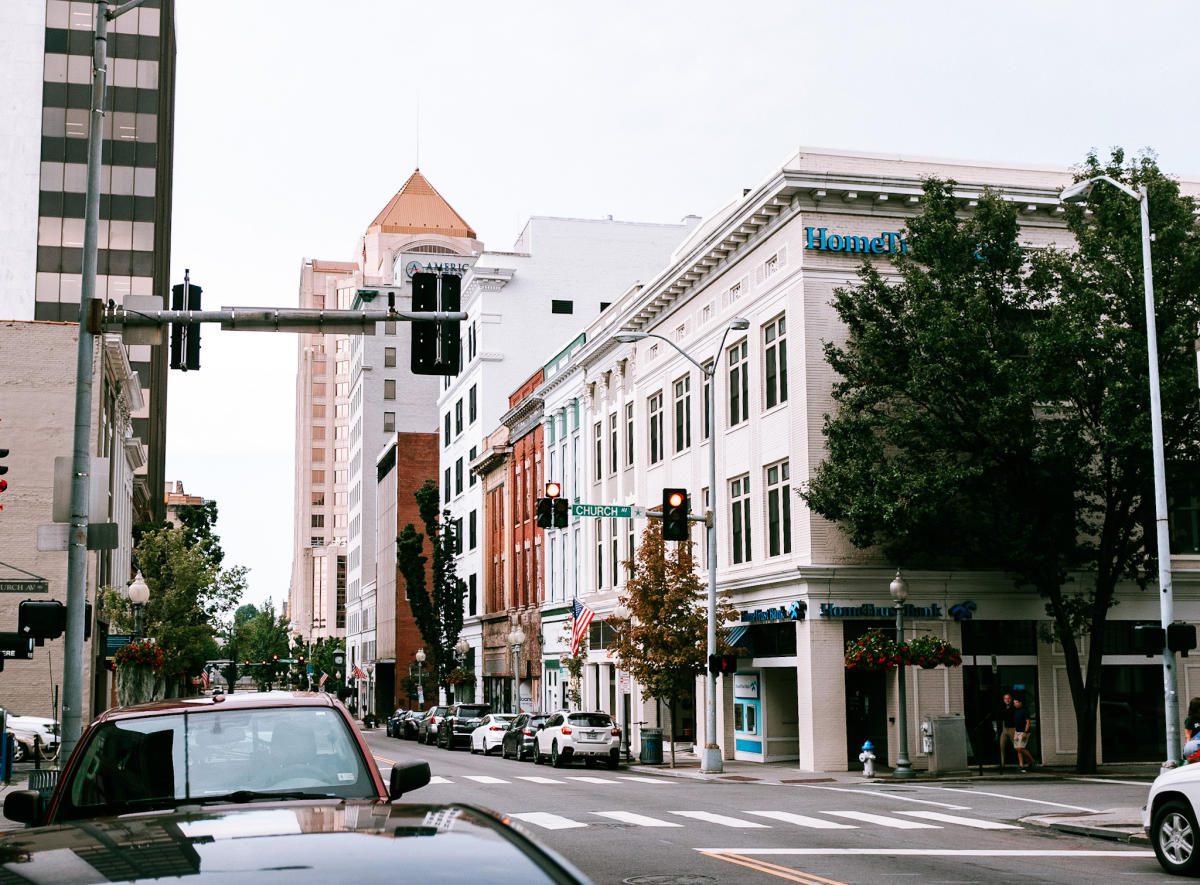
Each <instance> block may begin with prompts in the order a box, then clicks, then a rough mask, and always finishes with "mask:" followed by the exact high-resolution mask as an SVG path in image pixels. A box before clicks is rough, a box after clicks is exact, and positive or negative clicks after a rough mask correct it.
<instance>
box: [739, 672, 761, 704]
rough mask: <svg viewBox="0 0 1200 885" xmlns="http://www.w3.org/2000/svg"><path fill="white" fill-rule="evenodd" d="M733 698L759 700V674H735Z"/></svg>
mask: <svg viewBox="0 0 1200 885" xmlns="http://www.w3.org/2000/svg"><path fill="white" fill-rule="evenodd" d="M733 696H734V697H735V698H757V697H758V674H757V673H735V674H733Z"/></svg>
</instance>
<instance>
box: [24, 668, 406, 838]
mask: <svg viewBox="0 0 1200 885" xmlns="http://www.w3.org/2000/svg"><path fill="white" fill-rule="evenodd" d="M428 782H429V766H428V764H427V763H424V762H413V763H397V764H396V765H394V766H393V768H392V772H391V783H390V785H389V784H385V783H384V781H383V776H382V775H381V774H380V773H379V768H378V766H377V765H376V764H375V761H374V759H373V758H372V757H371V753H370V751H369V750H368V749H367V745H366V743H365V741H364V740H363V737H362V735H361V734H360V733H359V731H358V729H356V728H355V727H354V723H353V721H352V720H351V718H350V714H349V713H348V712H347V710H346V708H345V707H344V706H342V704H341V703H340V702H339V701H337V700H335V699H334V698H332V697H331V696H330V695H326V694H314V693H308V692H269V693H257V692H245V693H242V692H239V693H237V694H232V695H218V696H216V697H193V698H184V699H178V700H168V701H160V702H157V703H153V704H142V705H139V706H132V707H119V708H114V709H112V710H108V711H107V712H105V713H103V714H101V715H100V717H99V718H98V719H96V721H95V722H93V723H92V724H91V725H90V726H89V727H88V729H87V731H86V732H85V733H84V734H83V736H82V737H81V738H80V741H79V744H78V745H77V746H76V748H75V752H74V753H72V754H71V758H70V759H69V760H67V763H66V765H65V766H64V767H63V769H62V771H61V774H60V775H59V777H58V781H57V784H56V785H55V786H54V789H53V792H52V793H51V794H50V797H49V799H48V800H43V798H42V796H41V794H40V793H39V792H38V791H35V790H17V791H14V792H11V793H9V794H8V795H7V796H6V797H5V800H4V815H5V817H7V818H9V819H10V820H15V821H20V822H22V823H30V824H38V825H40V824H55V823H61V822H63V821H69V820H78V819H91V818H98V817H108V816H111V815H119V814H126V813H135V812H136V813H142V812H152V811H169V810H173V809H175V808H177V807H178V806H180V805H194V806H210V805H211V806H219V805H229V804H236V805H245V804H250V803H259V802H265V803H278V802H280V801H283V800H293V799H295V800H308V801H311V800H316V799H320V800H335V801H336V800H363V801H373V802H377V803H386V802H387V801H389V799H395V798H398V797H399V795H401V794H402V793H403V792H406V791H408V790H412V789H416V788H417V787H420V786H424V785H425V784H426V783H428Z"/></svg>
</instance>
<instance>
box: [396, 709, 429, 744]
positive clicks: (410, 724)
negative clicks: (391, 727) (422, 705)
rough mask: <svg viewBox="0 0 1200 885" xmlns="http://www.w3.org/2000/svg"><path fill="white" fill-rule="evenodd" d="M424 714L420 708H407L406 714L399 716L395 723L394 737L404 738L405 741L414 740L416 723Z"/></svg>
mask: <svg viewBox="0 0 1200 885" xmlns="http://www.w3.org/2000/svg"><path fill="white" fill-rule="evenodd" d="M424 715H425V713H424V712H423V711H421V710H409V711H408V715H407V716H403V717H401V719H400V722H399V723H397V725H396V737H398V738H404V740H406V741H415V740H416V739H417V723H418V722H420V721H421V717H422V716H424Z"/></svg>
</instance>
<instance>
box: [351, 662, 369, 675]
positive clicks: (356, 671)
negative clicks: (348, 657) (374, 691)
mask: <svg viewBox="0 0 1200 885" xmlns="http://www.w3.org/2000/svg"><path fill="white" fill-rule="evenodd" d="M354 678H355V679H366V678H367V674H366V673H364V672H363V669H362V667H360V666H358V664H355V665H354Z"/></svg>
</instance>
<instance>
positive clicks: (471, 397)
mask: <svg viewBox="0 0 1200 885" xmlns="http://www.w3.org/2000/svg"><path fill="white" fill-rule="evenodd" d="M478 409H479V404H478V402H477V401H476V394H475V385H474V384H472V385H471V389H470V390H468V391H467V423H468V424H474V423H475V419H476V418H477V417H479V411H478Z"/></svg>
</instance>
